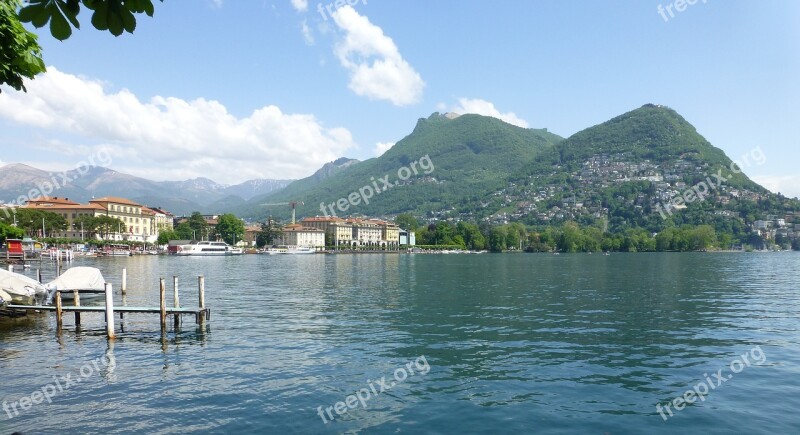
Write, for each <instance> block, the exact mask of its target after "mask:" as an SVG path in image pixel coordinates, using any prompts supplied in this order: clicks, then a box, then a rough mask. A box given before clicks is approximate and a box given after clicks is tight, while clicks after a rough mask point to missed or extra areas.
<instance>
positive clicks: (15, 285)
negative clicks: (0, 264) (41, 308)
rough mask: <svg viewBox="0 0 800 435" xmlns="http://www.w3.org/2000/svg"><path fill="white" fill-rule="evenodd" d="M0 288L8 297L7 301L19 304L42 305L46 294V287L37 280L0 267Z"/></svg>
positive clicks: (45, 299)
mask: <svg viewBox="0 0 800 435" xmlns="http://www.w3.org/2000/svg"><path fill="white" fill-rule="evenodd" d="M0 290H3V292H5V293H6V294H7V295H8V296H9V297H10V299H11V300H10V301H8V302H9V303H12V304H19V305H42V304H44V303H45V302H46V301H47V296H48V291H47V288H46V287H45V286H44V285H42V284H41V283H40V282H39V281H36V280H35V279H33V278H29V277H27V276H25V275H22V274H19V273H15V272H9V271H7V270H5V269H0ZM3 299H5V298H3Z"/></svg>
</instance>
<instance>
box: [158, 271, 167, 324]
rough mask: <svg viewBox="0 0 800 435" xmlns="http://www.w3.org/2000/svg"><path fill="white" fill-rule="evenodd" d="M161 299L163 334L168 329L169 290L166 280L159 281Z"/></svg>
mask: <svg viewBox="0 0 800 435" xmlns="http://www.w3.org/2000/svg"><path fill="white" fill-rule="evenodd" d="M158 290H159V299H160V300H161V332H162V333H163V332H164V331H165V330H166V329H167V289H166V286H165V285H164V278H161V279H159V289H158Z"/></svg>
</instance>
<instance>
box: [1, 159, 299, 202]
mask: <svg viewBox="0 0 800 435" xmlns="http://www.w3.org/2000/svg"><path fill="white" fill-rule="evenodd" d="M81 172H83V173H81ZM291 182H292V180H272V179H255V180H248V181H245V182H244V183H240V184H236V185H225V184H220V183H217V182H215V181H213V180H210V179H208V178H195V179H191V180H183V181H152V180H148V179H145V178H141V177H136V176H133V175H129V174H125V173H122V172H118V171H115V170H113V169H109V168H104V167H99V166H94V167H89V168H88V170H85V171H78V170H69V171H66V172H63V173H62V172H49V171H45V170H42V169H38V168H35V167H32V166H28V165H25V164H20V163H14V164H8V165H5V166H2V167H0V200H3V201H5V202H15V203H16V202H17V201H18V200H19V198H20V197H23V199H24V198H26V197H27V195H29V194H30V193H31V190H32V189H37V191H38V192H39V193H40V194H47V193H48V192H47V190H50V189H52V192H50V193H49V195H51V196H59V197H64V198H70V199H71V200H74V201H79V202H85V201H88V200H90V199H91V198H93V197H95V196H98V197H99V196H121V197H125V198H128V199H131V200H133V201H137V202H139V203H141V204H144V205H150V206H153V207H163V208H165V209H167V210H169V211H171V212H172V213H175V214H188V213H191V212H192V211H204V212H216V211H217V207H218V205H220V204H225V205H226V206H227V207H234V206H236V205H238V204H242V203H244V202H246V201H247V200H248V199H250V198H252V197H254V196H258V195H263V194H267V193H274V192H276V191H278V190H280V189H283V188H285V187H286V186H288V185H289V184H290V183H291ZM48 186H50V187H48ZM42 190H44V191H42ZM34 193H35V192H34Z"/></svg>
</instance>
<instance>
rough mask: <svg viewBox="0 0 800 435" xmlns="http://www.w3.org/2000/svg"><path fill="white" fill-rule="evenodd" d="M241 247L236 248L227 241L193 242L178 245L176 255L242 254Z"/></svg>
mask: <svg viewBox="0 0 800 435" xmlns="http://www.w3.org/2000/svg"><path fill="white" fill-rule="evenodd" d="M243 253H244V251H243V250H242V249H241V248H234V247H233V246H230V245H228V244H227V243H225V242H208V241H203V242H192V243H190V244H188V245H183V246H179V247H178V251H177V252H176V253H175V254H176V255H184V256H189V255H195V256H215V255H216V256H219V255H242V254H243Z"/></svg>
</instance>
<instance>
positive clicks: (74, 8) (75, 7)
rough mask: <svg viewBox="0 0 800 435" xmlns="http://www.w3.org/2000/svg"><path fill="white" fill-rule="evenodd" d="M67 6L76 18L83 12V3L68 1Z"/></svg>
mask: <svg viewBox="0 0 800 435" xmlns="http://www.w3.org/2000/svg"><path fill="white" fill-rule="evenodd" d="M65 5H66V9H67V10H69V11H70V12H72V15H74V16H76V15H78V13H79V12H80V11H81V2H80V1H78V0H67V1H66V4H65ZM62 9H65V8H62Z"/></svg>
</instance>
